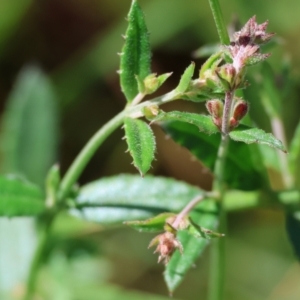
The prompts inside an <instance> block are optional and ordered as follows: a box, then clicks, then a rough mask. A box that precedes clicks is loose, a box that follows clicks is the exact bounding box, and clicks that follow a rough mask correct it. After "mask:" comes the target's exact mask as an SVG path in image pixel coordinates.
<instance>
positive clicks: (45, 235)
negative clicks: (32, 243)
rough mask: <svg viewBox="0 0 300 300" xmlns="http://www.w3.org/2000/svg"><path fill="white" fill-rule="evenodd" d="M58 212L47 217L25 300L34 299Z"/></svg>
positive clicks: (32, 265) (31, 269) (30, 271)
mask: <svg viewBox="0 0 300 300" xmlns="http://www.w3.org/2000/svg"><path fill="white" fill-rule="evenodd" d="M57 213H58V212H57V211H55V212H54V211H51V212H50V213H49V215H47V218H46V221H45V223H44V224H43V228H42V231H41V235H40V239H39V244H38V246H37V249H36V251H35V254H34V257H33V260H32V263H31V266H30V270H29V275H28V279H27V289H26V294H25V296H24V300H32V299H33V293H34V291H35V286H36V281H37V275H38V272H39V269H40V266H41V263H42V258H43V254H44V252H45V248H46V245H47V242H48V239H49V234H50V229H51V226H52V224H53V221H54V219H55V216H56V215H57Z"/></svg>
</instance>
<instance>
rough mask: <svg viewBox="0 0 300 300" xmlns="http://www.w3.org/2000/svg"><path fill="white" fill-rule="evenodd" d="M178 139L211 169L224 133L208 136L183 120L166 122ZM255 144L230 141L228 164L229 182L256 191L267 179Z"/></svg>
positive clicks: (234, 185) (175, 139)
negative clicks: (263, 173)
mask: <svg viewBox="0 0 300 300" xmlns="http://www.w3.org/2000/svg"><path fill="white" fill-rule="evenodd" d="M162 128H163V130H164V131H165V132H166V133H168V134H169V135H170V136H171V137H172V138H173V140H174V141H175V142H177V143H178V144H180V145H182V146H184V147H186V148H187V149H189V150H190V151H191V152H192V153H193V154H194V155H195V156H196V157H197V158H198V159H199V160H200V161H201V162H202V163H203V164H204V165H205V166H206V167H207V168H209V169H210V170H211V171H213V169H214V164H215V161H216V158H217V151H218V148H219V145H220V141H221V135H220V134H218V133H217V134H212V135H210V136H209V135H207V134H205V133H202V132H199V130H198V128H197V127H196V126H194V125H191V124H188V123H183V122H166V123H164V124H163V125H162ZM254 150H256V147H255V149H253V147H251V146H248V145H246V144H243V143H234V142H230V143H229V150H228V156H227V160H226V164H225V172H224V173H225V182H226V183H227V184H228V185H229V186H230V187H231V188H236V189H242V190H252V189H255V188H259V187H261V186H262V184H263V182H264V179H263V177H262V175H261V173H260V166H257V165H256V163H255V161H256V160H255V158H254V156H253V151H254Z"/></svg>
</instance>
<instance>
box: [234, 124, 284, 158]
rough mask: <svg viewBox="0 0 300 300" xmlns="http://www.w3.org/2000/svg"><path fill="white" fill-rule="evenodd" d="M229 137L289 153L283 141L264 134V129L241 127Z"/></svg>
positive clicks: (269, 134)
mask: <svg viewBox="0 0 300 300" xmlns="http://www.w3.org/2000/svg"><path fill="white" fill-rule="evenodd" d="M229 136H230V137H231V139H233V140H234V141H238V142H244V143H246V144H251V143H259V144H265V145H267V146H269V147H272V148H275V149H278V150H281V151H283V152H287V151H286V150H285V148H284V146H283V144H282V142H281V141H279V140H278V139H276V138H275V137H274V136H273V135H272V134H271V133H266V132H264V131H263V130H262V129H258V128H250V127H248V126H245V125H240V126H239V127H238V128H236V129H234V130H233V131H231V132H230V133H229Z"/></svg>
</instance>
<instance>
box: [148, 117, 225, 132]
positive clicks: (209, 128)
mask: <svg viewBox="0 0 300 300" xmlns="http://www.w3.org/2000/svg"><path fill="white" fill-rule="evenodd" d="M161 121H164V122H166V121H181V122H186V123H190V124H193V125H195V126H197V127H198V129H199V130H200V131H201V132H205V133H207V134H212V133H217V132H219V130H218V128H217V126H216V125H215V124H214V123H213V121H212V119H211V117H210V116H205V115H200V114H195V113H187V112H181V111H171V112H167V113H166V112H160V113H159V115H158V116H157V117H156V118H154V119H153V120H152V122H161Z"/></svg>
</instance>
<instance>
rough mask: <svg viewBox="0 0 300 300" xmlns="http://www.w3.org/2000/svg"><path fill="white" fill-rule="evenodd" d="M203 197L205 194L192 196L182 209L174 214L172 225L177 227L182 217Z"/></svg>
mask: <svg viewBox="0 0 300 300" xmlns="http://www.w3.org/2000/svg"><path fill="white" fill-rule="evenodd" d="M204 199H205V195H199V196H196V197H195V198H193V199H192V200H191V201H190V202H189V203H188V204H187V205H186V206H185V207H184V208H183V209H182V211H181V212H180V213H179V214H178V215H177V216H176V218H175V220H174V222H173V224H172V226H173V227H174V228H175V229H177V228H178V226H179V225H180V223H181V221H182V219H183V218H184V217H185V216H187V215H188V214H189V213H190V212H191V211H192V210H193V208H194V207H195V206H196V205H197V204H198V203H200V202H201V201H202V200H204Z"/></svg>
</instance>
